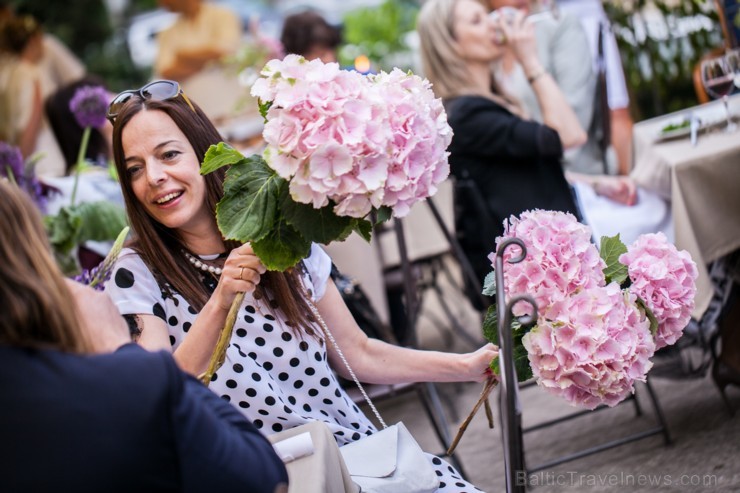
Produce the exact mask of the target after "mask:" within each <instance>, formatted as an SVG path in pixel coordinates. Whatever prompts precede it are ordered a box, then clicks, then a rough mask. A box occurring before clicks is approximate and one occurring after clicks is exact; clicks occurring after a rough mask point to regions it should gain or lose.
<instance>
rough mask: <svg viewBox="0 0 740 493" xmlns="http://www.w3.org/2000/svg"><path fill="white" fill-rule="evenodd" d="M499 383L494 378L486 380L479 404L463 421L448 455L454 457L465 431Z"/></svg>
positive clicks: (476, 404) (448, 450)
mask: <svg viewBox="0 0 740 493" xmlns="http://www.w3.org/2000/svg"><path fill="white" fill-rule="evenodd" d="M497 383H498V380H496V379H495V378H493V377H488V380H486V385H485V386H484V387H483V391H482V392H481V393H480V397H478V402H476V403H475V406H473V410H472V411H470V414H468V417H467V418H465V421H463V422H462V424H461V425H460V428H458V430H457V434H456V435H455V438H454V439H453V440H452V444H450V448H448V449H447V455H452V453H453V452H454V451H455V449H456V448H457V444H458V443H459V442H460V439H461V438H462V436H463V434H464V433H465V430H467V429H468V425H469V424H470V422H471V421H472V420H473V416H475V413H477V412H478V409H480V407H481V405H482V404H483V403H484V402H488V395H489V394H490V393H491V391H492V390H493V389H494V387H496V384H497ZM491 422H492V421H489V425H490V424H491Z"/></svg>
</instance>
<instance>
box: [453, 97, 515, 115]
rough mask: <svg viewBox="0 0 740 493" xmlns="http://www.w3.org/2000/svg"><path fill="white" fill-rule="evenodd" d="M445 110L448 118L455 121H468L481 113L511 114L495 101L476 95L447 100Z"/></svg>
mask: <svg viewBox="0 0 740 493" xmlns="http://www.w3.org/2000/svg"><path fill="white" fill-rule="evenodd" d="M445 109H446V111H447V115H448V117H449V118H450V119H455V120H466V119H467V118H468V117H470V116H471V115H472V114H475V113H480V112H494V113H501V114H509V115H510V114H511V112H510V111H509V110H508V109H506V108H504V107H503V106H502V105H500V104H499V103H497V102H496V101H494V100H493V99H490V98H487V97H485V96H478V95H474V94H471V95H465V96H457V97H454V98H450V99H447V100H446V101H445Z"/></svg>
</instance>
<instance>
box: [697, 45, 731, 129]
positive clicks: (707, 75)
mask: <svg viewBox="0 0 740 493" xmlns="http://www.w3.org/2000/svg"><path fill="white" fill-rule="evenodd" d="M701 82H702V84H703V85H704V89H706V91H707V94H709V95H710V96H712V97H713V98H715V99H720V98H721V99H722V103H723V104H724V105H725V114H726V116H727V126H726V127H725V131H726V132H733V131H735V129H736V128H737V126H736V125H735V123H733V121H732V118H731V117H730V107H729V102H728V96H729V95H730V93H731V92H732V89H733V87H734V85H735V74H734V72H733V71H732V69H731V68H730V64H729V63H728V61H727V58H726V57H724V56H721V57H716V58H710V59H708V60H704V61H703V62H701Z"/></svg>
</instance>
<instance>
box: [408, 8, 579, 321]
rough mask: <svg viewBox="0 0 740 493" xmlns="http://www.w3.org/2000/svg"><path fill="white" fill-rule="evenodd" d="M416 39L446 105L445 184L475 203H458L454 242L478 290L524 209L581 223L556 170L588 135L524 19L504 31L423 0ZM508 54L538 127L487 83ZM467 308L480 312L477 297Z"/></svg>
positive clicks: (483, 16)
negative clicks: (538, 112)
mask: <svg viewBox="0 0 740 493" xmlns="http://www.w3.org/2000/svg"><path fill="white" fill-rule="evenodd" d="M417 29H418V31H419V38H420V41H421V56H422V63H423V66H424V73H425V74H426V76H427V77H428V78H429V80H430V81H431V82H432V84H433V89H434V92H435V93H436V95H437V96H438V97H440V98H442V99H443V100H444V103H445V108H446V110H447V115H448V121H449V123H450V126H451V127H452V130H453V132H454V135H453V138H452V143H451V144H450V147H449V149H448V150H449V152H450V158H449V159H450V171H451V174H452V175H453V176H455V178H457V179H458V180H465V181H468V182H470V183H474V184H475V191H477V192H478V193H479V195H480V196H481V198H482V200H481V202H483V203H482V204H480V203H479V202H477V201H476V200H475V198H474V197H473V194H474V193H475V191H470V190H462V189H458V193H456V194H455V209H456V219H457V221H456V230H457V234H458V237H459V239H460V243H461V246H462V247H463V249H464V250H465V253H466V255H467V257H468V259H469V260H470V263H471V264H472V266H473V268H474V270H475V272H476V277H477V278H478V279H479V280H480V281H481V282H482V280H483V279H484V277H485V276H486V274H488V272H489V271H490V269H491V263H490V261H489V260H488V258H487V257H488V254H489V253H490V252H491V250H492V248H493V244H494V239H495V238H496V237H497V236H500V235H501V234H502V233H503V222H504V219H506V218H508V217H509V216H511V215H518V214H520V213H521V212H523V211H525V210H528V209H546V210H555V211H563V212H570V213H572V214H575V215H578V208H577V206H576V203H575V199H574V196H573V194H572V193H571V190H570V187H569V185H568V182H567V181H566V179H565V175H564V172H563V169H562V166H561V164H560V160H561V158H562V155H563V149H567V148H572V147H577V146H580V145H582V144H583V143H584V142H585V141H586V132H585V131H584V130H583V128H582V127H581V125H580V123H579V121H578V117H577V116H576V114H575V113H574V112H573V110H572V108H571V107H570V105H569V104H568V101H567V100H566V98H565V96H564V95H563V93H562V92H561V91H560V89H559V88H558V85H557V83H556V82H555V80H554V79H553V78H552V76H551V75H550V74H549V73H548V72H547V71H546V70H545V68H544V67H543V66H542V63H541V62H540V60H539V59H538V55H537V46H536V42H535V35H534V28H533V26H532V24H531V23H529V22H526V21H525V19H524V13H523V12H520V11H517V12H516V13H515V15H514V17H513V18H512V19H511V22H504V21H503V20H502V19H499V20H498V21H495V20H492V19H490V18H489V16H488V11H487V9H486V8H485V7H484V6H483V4H482V3H480V2H477V1H476V0H429V1H427V2H426V3H425V4H424V7H423V8H422V10H421V12H420V14H419V17H418V21H417ZM508 50H511V51H512V53H513V54H514V56H515V57H516V61H517V62H518V63H519V64H520V65H521V66H522V68H523V70H524V73H525V76H526V79H527V81H528V83H529V84H530V85H531V86H532V89H533V90H534V92H535V94H536V96H537V100H538V102H539V105H540V107H541V109H542V117H543V123H538V122H535V121H532V120H528V119H525V118H523V113H522V111H521V108H519V107H518V105H517V104H515V103H514V102H513V101H512V100H511V99H510V98H508V97H507V95H506V94H505V93H503V92H502V91H501V90H500V89H499V87H498V85H497V81H496V79H495V78H494V77H493V74H492V72H491V64H492V63H494V62H496V61H500V60H501V58H502V57H503V56H504V55H505V54H506V52H507V51H508ZM486 216H488V219H489V221H486ZM470 288H472V286H471V287H470ZM476 291H477V290H476ZM470 298H471V302H473V303H474V305H476V306H477V305H479V303H480V302H479V301H478V300H479V299H480V298H479V296H478V294H477V292H476V293H475V294H474V295H471V297H470ZM479 308H480V307H479Z"/></svg>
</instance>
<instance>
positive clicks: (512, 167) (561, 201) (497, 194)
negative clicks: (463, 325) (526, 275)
mask: <svg viewBox="0 0 740 493" xmlns="http://www.w3.org/2000/svg"><path fill="white" fill-rule="evenodd" d="M445 107H446V109H447V114H448V121H449V124H450V126H451V127H452V130H453V132H454V135H453V137H452V142H451V143H450V147H449V148H448V151H449V152H450V172H451V173H452V175H453V176H455V177H456V178H457V179H458V184H459V183H461V181H460V180H463V182H464V180H466V179H467V183H471V184H473V186H474V187H475V192H473V191H471V190H469V189H468V190H463V189H461V188H459V187H458V189H457V190H456V193H455V214H456V224H455V226H456V231H457V234H458V237H459V238H458V239H459V240H460V243H461V246H462V247H463V250H465V253H466V255H467V256H468V259H469V260H470V263H471V264H472V266H473V269H474V270H475V271H476V275H477V277H478V278H479V279H480V281H481V282H483V279H484V278H485V276H486V274H488V272H490V271H491V269H492V267H491V261H490V260H488V258H487V257H488V254H489V253H491V252H493V251H494V250H495V249H496V244H495V240H496V237H497V236H500V235H501V234H503V232H504V226H503V223H504V220H505V219H508V218H509V217H510V216H512V215H519V214H521V213H522V212H524V211H526V210H532V209H545V210H555V211H563V212H570V213H572V214H574V215H576V217H578V211H577V207H576V204H575V200H574V198H573V194H572V192H571V189H570V186H569V185H568V182H567V181H566V180H565V175H564V174H563V168H562V166H561V163H560V161H561V158H562V156H563V146H562V144H561V142H560V137H559V136H558V133H557V132H556V131H555V130H553V129H552V128H550V127H548V126H546V125H542V124H540V123H537V122H533V121H528V120H523V119H521V118H520V117H518V116H516V115H514V114H512V113H511V112H510V111H508V110H507V109H506V108H504V107H502V106H500V105H498V104H496V103H495V102H494V101H492V100H490V99H487V98H484V97H480V96H460V97H457V98H453V99H450V100H448V101H446V102H445ZM475 195H477V196H480V198H481V200H480V202H478V201H476V200H475V199H474V196H475ZM484 207H485V209H484V210H482V209H483V208H484ZM485 216H488V217H487V219H488V221H486V220H485V219H486V217H485Z"/></svg>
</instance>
